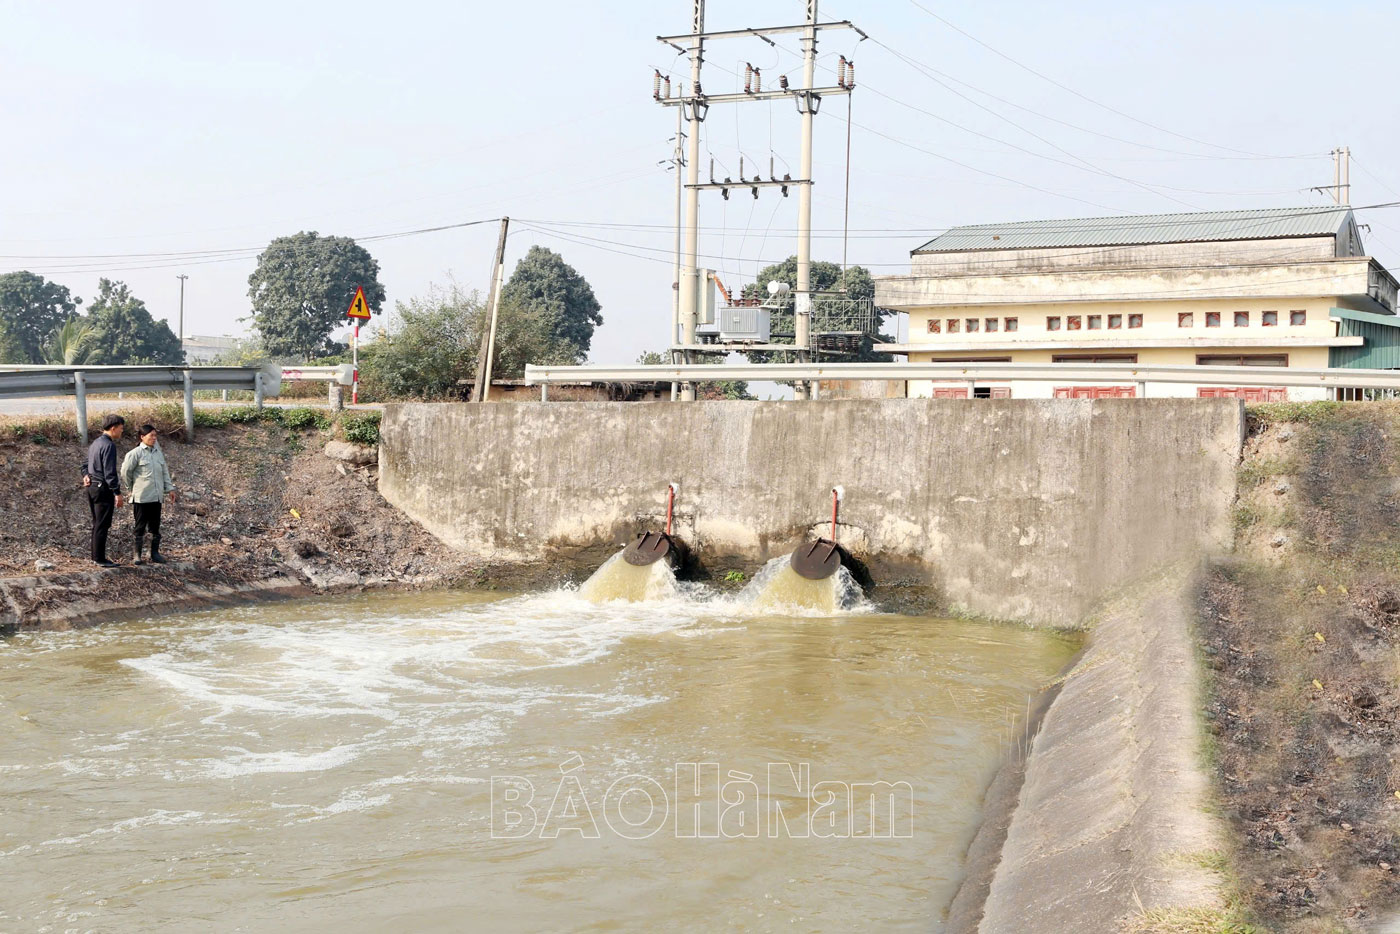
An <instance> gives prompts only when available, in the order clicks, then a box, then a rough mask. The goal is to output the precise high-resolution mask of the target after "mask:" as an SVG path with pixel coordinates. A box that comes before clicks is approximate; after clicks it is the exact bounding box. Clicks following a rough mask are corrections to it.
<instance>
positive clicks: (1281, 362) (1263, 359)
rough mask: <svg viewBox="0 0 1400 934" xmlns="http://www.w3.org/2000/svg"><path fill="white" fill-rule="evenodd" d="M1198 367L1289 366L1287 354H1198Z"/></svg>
mask: <svg viewBox="0 0 1400 934" xmlns="http://www.w3.org/2000/svg"><path fill="white" fill-rule="evenodd" d="M1196 365H1197V366H1288V354H1286V353H1247V354H1196Z"/></svg>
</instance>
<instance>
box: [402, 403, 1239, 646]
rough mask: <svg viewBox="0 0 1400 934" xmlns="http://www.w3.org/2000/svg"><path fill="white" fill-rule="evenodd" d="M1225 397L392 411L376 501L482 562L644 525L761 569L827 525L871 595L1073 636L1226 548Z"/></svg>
mask: <svg viewBox="0 0 1400 934" xmlns="http://www.w3.org/2000/svg"><path fill="white" fill-rule="evenodd" d="M1243 419H1244V416H1243V411H1242V407H1241V405H1240V404H1239V403H1238V402H1233V401H1230V400H1195V399H1193V400H1189V401H1188V400H1170V399H1161V400H1154V399H1143V400H1103V401H1099V402H1088V401H1081V400H1027V401H1021V400H977V401H975V402H972V401H966V402H965V401H959V400H935V399H917V400H916V399H908V400H906V399H889V400H876V399H871V400H832V401H818V402H811V403H791V402H698V403H693V404H687V405H676V404H670V403H656V404H648V403H637V404H613V403H571V404H567V405H558V404H552V403H541V404H537V405H528V404H527V405H516V406H489V405H488V406H474V405H470V404H459V405H441V404H436V405H427V404H403V405H390V406H387V407H386V409H385V414H384V422H383V426H382V429H381V436H382V448H381V452H380V468H381V471H382V473H381V477H380V484H379V489H380V492H381V494H383V496H384V497H385V499H387V500H388V501H389V502H390V503H392V504H394V505H395V506H398V507H399V508H400V509H401V510H403V511H404V512H405V513H407V514H408V515H409V516H411V517H412V518H413V519H415V520H416V521H418V522H419V523H421V524H422V525H423V526H424V527H425V528H427V529H428V530H429V531H431V532H433V533H434V534H435V535H437V536H438V537H439V538H441V539H442V540H444V541H446V542H447V543H448V544H450V545H453V546H455V547H457V548H459V549H462V550H464V551H466V552H468V553H469V554H471V555H472V556H474V557H479V558H482V559H486V560H492V561H522V560H532V559H533V560H537V559H539V558H540V557H541V556H542V555H548V554H549V553H551V552H554V553H561V554H569V553H572V552H575V551H577V550H579V549H583V548H588V547H590V546H591V547H597V546H599V545H602V544H620V543H622V542H624V541H626V540H627V539H629V538H630V537H631V536H632V535H634V534H635V532H636V530H637V529H638V527H639V526H642V525H646V524H652V525H654V524H656V523H657V522H659V521H660V517H661V515H662V513H663V511H664V503H665V486H666V483H667V482H668V481H671V480H675V481H679V483H680V493H679V498H678V500H677V511H676V520H677V521H676V531H677V533H678V534H679V535H680V536H681V537H683V538H684V539H685V540H686V541H687V542H688V543H689V544H690V545H691V546H692V548H693V549H694V550H695V552H696V553H697V555H698V556H699V558H700V560H701V561H702V562H705V563H707V564H709V563H711V562H714V561H717V560H724V559H732V558H734V557H739V558H742V559H744V560H746V561H749V562H752V563H754V564H755V565H756V564H757V563H759V562H762V561H765V560H767V559H768V558H770V557H773V556H776V555H779V554H784V553H787V552H788V551H790V550H791V549H792V548H793V547H794V546H795V545H796V544H797V543H798V542H799V541H800V540H801V538H802V536H803V535H804V534H805V533H807V532H808V531H809V530H811V529H813V528H817V527H820V526H821V525H822V524H823V523H824V522H826V521H829V518H830V508H831V507H830V489H831V487H832V486H834V485H837V484H840V485H842V486H844V487H845V490H846V499H845V501H844V503H843V504H842V508H841V519H842V523H843V529H842V533H841V538H842V541H844V542H847V543H848V544H850V545H851V547H852V548H853V549H854V550H856V551H857V552H858V553H859V555H860V557H862V558H863V559H864V560H865V561H866V562H867V563H868V565H869V566H870V569H871V571H872V573H873V575H874V578H875V579H876V580H877V581H893V580H904V581H908V580H910V579H913V580H916V581H918V582H920V583H924V584H929V585H933V586H934V587H936V588H938V589H939V590H941V592H942V593H943V594H944V595H945V599H946V603H947V605H948V606H949V607H950V608H954V609H964V610H967V611H970V612H974V613H979V614H985V615H989V616H997V617H1001V618H1006V619H1020V620H1026V621H1029V622H1034V623H1042V624H1053V625H1078V624H1079V623H1081V622H1082V620H1083V617H1084V615H1085V614H1086V613H1087V612H1088V611H1089V610H1090V608H1091V607H1093V606H1094V605H1095V604H1096V603H1097V602H1098V601H1100V600H1101V599H1102V598H1103V596H1104V595H1105V594H1106V593H1109V592H1111V591H1112V590H1114V589H1115V588H1117V587H1119V586H1121V585H1122V584H1124V583H1126V582H1128V581H1130V580H1133V579H1135V578H1137V577H1139V576H1141V575H1142V574H1143V573H1145V572H1146V571H1147V570H1148V569H1150V568H1152V567H1156V566H1159V565H1161V564H1163V563H1165V562H1169V561H1172V560H1175V559H1180V558H1182V557H1193V556H1195V555H1198V554H1200V553H1201V552H1202V551H1208V550H1214V549H1217V548H1221V547H1223V546H1224V545H1226V544H1227V542H1228V538H1229V522H1228V512H1229V506H1230V502H1231V499H1232V497H1233V495H1234V488H1235V477H1234V471H1235V465H1236V461H1237V459H1238V456H1239V451H1240V445H1241V440H1242V435H1243Z"/></svg>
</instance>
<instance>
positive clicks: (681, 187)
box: [666, 79, 686, 402]
mask: <svg viewBox="0 0 1400 934" xmlns="http://www.w3.org/2000/svg"><path fill="white" fill-rule="evenodd" d="M668 80H669V79H668ZM684 112H685V108H683V107H677V108H676V145H675V147H674V149H673V150H672V153H671V165H672V168H674V169H675V170H676V269H675V273H674V277H673V281H672V282H671V337H670V339H669V340H668V341H667V344H668V346H669V345H670V344H675V343H677V342H679V341H680V339H681V281H682V280H681V222H682V220H683V219H684V214H683V211H684V208H683V207H682V203H681V202H682V199H681V195H682V194H683V193H684V192H685V183H684V182H683V181H682V179H681V170H682V169H683V168H684V167H685V164H686V160H685V153H684V152H683V151H682V149H681V147H682V146H684V145H685V144H684V140H685V130H684V124H683V120H682V118H683V117H684ZM666 357H667V359H668V360H670V361H671V362H672V363H675V362H676V360H675V354H673V353H670V352H667V354H666ZM680 390H681V387H680V383H672V384H671V401H672V402H675V401H676V400H677V399H678V398H680Z"/></svg>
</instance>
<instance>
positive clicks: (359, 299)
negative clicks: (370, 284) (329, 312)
mask: <svg viewBox="0 0 1400 934" xmlns="http://www.w3.org/2000/svg"><path fill="white" fill-rule="evenodd" d="M345 314H346V315H347V316H348V317H351V318H361V319H363V320H365V321H368V320H369V303H368V302H366V301H365V290H364V288H362V287H361V288H356V289H355V300H354V301H353V302H351V303H350V310H349V311H347V312H346V313H345Z"/></svg>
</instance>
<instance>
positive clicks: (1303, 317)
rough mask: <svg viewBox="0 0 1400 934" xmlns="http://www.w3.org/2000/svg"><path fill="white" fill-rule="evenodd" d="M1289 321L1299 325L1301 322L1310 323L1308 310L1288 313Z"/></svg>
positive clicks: (1295, 325)
mask: <svg viewBox="0 0 1400 934" xmlns="http://www.w3.org/2000/svg"><path fill="white" fill-rule="evenodd" d="M1288 323H1289V324H1291V325H1293V326H1294V327H1297V326H1298V325H1300V324H1307V323H1308V313H1307V312H1306V311H1296V310H1295V311H1290V312H1289V313H1288Z"/></svg>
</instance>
